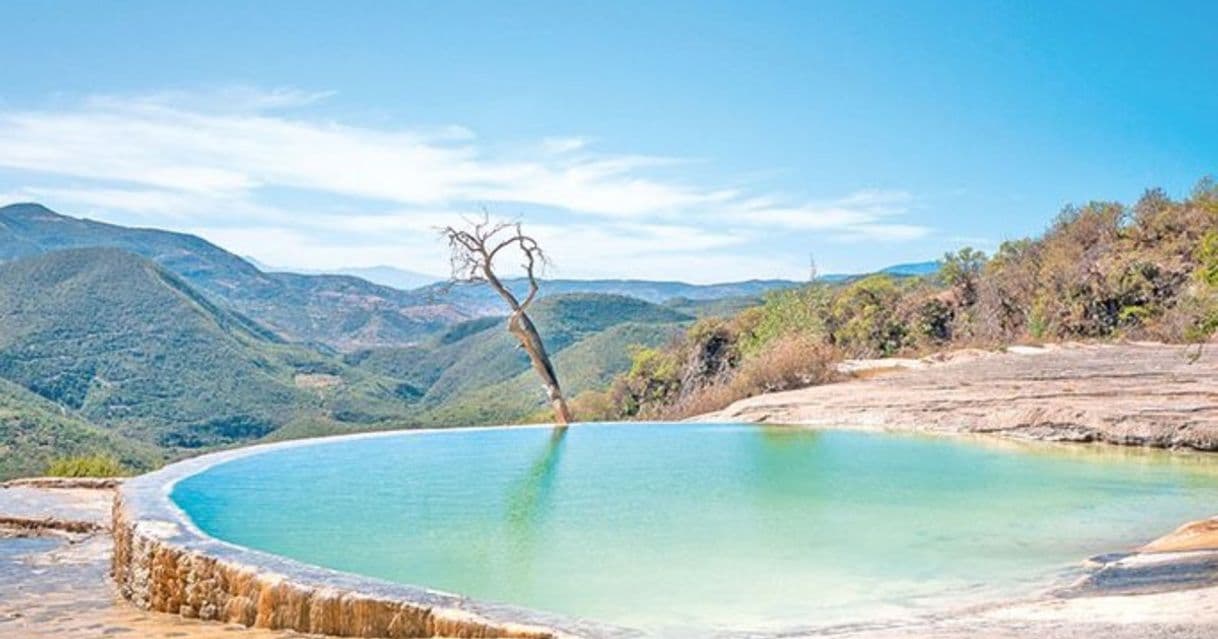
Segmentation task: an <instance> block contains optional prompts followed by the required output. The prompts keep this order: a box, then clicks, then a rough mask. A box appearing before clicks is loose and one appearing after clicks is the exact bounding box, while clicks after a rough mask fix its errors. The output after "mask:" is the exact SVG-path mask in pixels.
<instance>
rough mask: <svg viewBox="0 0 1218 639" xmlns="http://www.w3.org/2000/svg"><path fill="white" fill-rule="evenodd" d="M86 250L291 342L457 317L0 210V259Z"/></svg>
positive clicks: (397, 333) (368, 292)
mask: <svg viewBox="0 0 1218 639" xmlns="http://www.w3.org/2000/svg"><path fill="white" fill-rule="evenodd" d="M87 247H110V248H119V249H123V250H125V251H129V252H131V253H135V254H137V255H141V256H143V257H146V258H148V259H150V260H152V261H154V262H156V263H157V264H160V265H161V266H163V267H164V268H165V269H166V270H168V271H170V272H172V273H174V274H176V275H177V276H179V277H180V278H182V279H183V280H185V281H186V282H187V283H189V284H190V285H191V286H193V287H195V288H197V289H199V290H201V291H203V292H204V293H206V294H208V295H209V296H211V297H213V298H215V300H216V301H218V302H222V303H224V304H225V305H226V306H229V307H231V308H232V309H233V310H236V311H238V312H240V313H242V314H244V315H247V316H249V317H251V318H253V319H255V320H257V321H258V322H259V323H261V324H263V325H265V326H266V327H268V328H270V329H271V330H273V331H275V332H276V333H278V334H279V335H280V336H282V337H283V338H285V339H287V340H291V341H299V342H316V343H321V344H326V345H328V346H331V347H333V348H339V349H353V348H357V347H361V346H372V345H387V344H403V343H409V342H412V341H415V340H417V339H420V338H422V337H423V336H425V335H427V334H429V333H431V332H433V331H435V330H437V329H439V328H441V327H443V326H445V325H447V324H451V323H453V322H455V321H460V320H462V319H465V316H464V315H462V314H460V313H458V312H456V311H454V310H453V309H452V307H451V306H446V305H444V304H440V303H433V302H430V301H429V300H428V299H427V298H426V296H424V295H418V294H411V293H408V292H406V291H401V290H398V289H395V288H390V287H388V286H381V285H377V284H373V283H371V282H368V281H367V280H363V279H360V278H358V277H352V276H349V275H300V274H295V273H265V272H263V271H260V270H259V269H258V268H257V267H255V266H254V265H252V264H250V263H249V262H247V261H246V260H243V259H241V258H240V257H238V256H236V255H233V254H232V253H229V252H228V251H225V250H224V249H222V248H220V247H218V246H216V245H214V244H212V243H210V242H207V241H206V240H203V239H202V238H199V237H196V236H193V235H187V234H183V233H172V232H169V231H162V230H158V229H137V228H128V227H124V226H116V225H113V224H105V223H102V222H95V221H93V220H86V219H78V218H74V217H68V216H66V215H60V214H58V213H56V212H54V211H51V210H50V209H47V208H46V207H44V206H41V205H39V204H14V205H10V206H6V207H3V208H0V260H13V259H18V258H22V257H30V256H34V255H40V254H43V253H46V252H49V251H55V250H60V249H68V248H87Z"/></svg>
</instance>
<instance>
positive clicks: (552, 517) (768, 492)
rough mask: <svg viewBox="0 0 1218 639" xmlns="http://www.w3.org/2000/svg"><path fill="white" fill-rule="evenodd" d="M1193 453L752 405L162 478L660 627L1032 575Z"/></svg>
mask: <svg viewBox="0 0 1218 639" xmlns="http://www.w3.org/2000/svg"><path fill="white" fill-rule="evenodd" d="M1216 495H1218V468H1216V465H1215V464H1214V463H1212V462H1210V460H1209V459H1207V458H1204V457H1201V456H1197V455H1172V454H1167V453H1150V452H1140V451H1130V450H1125V449H1115V448H1111V447H1089V446H1072V447H1060V446H1052V445H1016V444H1008V443H1002V442H995V441H993V440H969V439H950V438H935V437H917V436H904V435H890V434H879V433H863V432H856V431H844V430H843V431H836V430H819V431H814V430H804V429H796V428H789V427H778V426H756V425H705V424H682V425H663V426H649V425H633V424H632V425H585V426H578V427H573V428H571V429H569V430H568V431H567V432H566V434H565V435H564V436H561V437H557V438H556V437H554V436H552V433H551V431H550V430H549V429H542V428H511V429H480V430H451V431H438V432H427V433H417V434H403V435H393V436H387V437H377V438H369V439H355V440H346V441H337V442H330V443H321V444H314V445H306V446H301V447H296V448H288V449H282V450H276V451H271V452H267V453H261V454H257V455H254V456H250V457H246V458H241V459H237V460H234V461H230V462H227V463H223V464H220V465H217V466H215V467H213V468H211V469H209V470H207V471H205V472H203V473H201V474H199V475H195V476H192V477H188V478H186V479H185V480H183V481H182V482H180V483H179V484H178V485H177V487H176V488H175V489H174V491H173V494H172V498H173V499H174V501H176V502H177V503H178V505H179V506H181V507H182V509H183V510H185V511H186V512H187V513H188V514H189V515H190V516H191V517H192V518H193V519H194V521H195V522H196V524H197V525H198V526H199V527H200V528H201V529H202V530H203V531H205V532H207V533H208V534H210V535H213V536H215V537H218V538H220V539H224V540H227V541H231V542H233V543H237V544H240V545H243V546H248V547H251V548H257V549H260V550H265V551H269V552H273V553H276V554H280V555H284V556H288V557H292V558H295V559H298V560H301V561H305V562H308V563H312V564H317V565H321V566H326V567H329V568H335V569H339V570H346V571H351V572H356V573H361V574H365V575H370V576H374V577H380V578H383V579H388V580H392V581H398V582H403V583H410V584H416V585H424V586H428V587H432V588H437V589H441V590H447V591H451V592H459V593H462V594H467V595H470V596H473V597H477V598H482V599H485V600H490V601H500V602H507V603H514V604H520V605H524V606H528V607H532V608H536V609H542V610H550V611H555V612H560V613H566V614H570V615H575V616H581V617H589V618H593V619H597V620H601V621H605V622H609V623H615V624H620V625H625V626H631V627H636V628H640V629H643V630H646V631H648V632H649V633H651V634H655V635H666V636H696V635H701V634H709V633H712V632H716V631H744V630H750V631H774V630H780V629H791V628H805V627H813V626H822V625H829V624H835V623H844V622H854V621H860V620H875V619H880V618H884V617H888V616H895V615H908V614H911V613H913V614H917V613H921V612H928V611H932V610H935V609H938V608H942V607H944V606H956V605H961V604H968V603H971V602H976V601H980V600H984V599H987V598H992V597H1000V596H1001V597H1005V596H1012V595H1019V594H1029V593H1032V592H1035V591H1036V590H1037V589H1039V588H1042V587H1044V586H1045V585H1046V584H1048V583H1050V582H1052V581H1053V580H1054V579H1059V578H1061V577H1062V576H1063V574H1064V573H1067V572H1069V571H1071V570H1077V568H1076V567H1077V566H1078V564H1079V561H1080V560H1081V559H1083V558H1085V557H1088V556H1090V555H1094V554H1098V553H1102V552H1108V551H1117V550H1122V549H1129V548H1132V547H1134V546H1137V545H1139V544H1141V543H1143V542H1145V541H1147V540H1148V539H1150V538H1153V537H1155V536H1157V535H1159V534H1161V533H1164V532H1166V531H1168V530H1170V529H1172V528H1174V527H1175V526H1176V525H1178V524H1179V523H1181V522H1183V521H1185V520H1188V519H1195V518H1198V517H1202V516H1208V515H1212V514H1213V510H1214V497H1215V496H1216Z"/></svg>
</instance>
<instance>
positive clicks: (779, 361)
mask: <svg viewBox="0 0 1218 639" xmlns="http://www.w3.org/2000/svg"><path fill="white" fill-rule="evenodd" d="M840 359H841V357H840V354H839V353H838V352H837V351H836V350H834V349H833V348H832V347H830V346H828V345H826V344H824V343H823V342H821V341H819V340H817V339H815V338H812V337H809V336H806V335H790V336H787V337H782V338H779V339H776V340H774V341H773V342H771V343H770V344H768V345H767V346H766V347H765V348H764V349H763V350H762V351H761V352H759V353H758V354H757V355H755V356H753V357H751V358H749V359H747V360H745V361H744V362H742V363H741V365H740V367H739V368H738V369H737V370H736V371H735V373H734V374H733V375H732V376H731V378H730V379H728V380H726V381H724V382H720V383H717V384H711V385H709V386H704V387H702V388H700V389H698V390H696V391H694V392H693V393H690V394H689V395H687V396H685V397H683V398H682V399H681V400H680V401H678V402H677V403H676V404H674V405H673V406H670V407H667V408H665V409H664V410H663V412H662V414H661V415H658V417H662V418H664V419H685V418H687V417H693V416H694V415H702V414H704V413H710V412H713V411H717V410H720V409H722V408H724V407H726V406H728V405H730V404H731V403H732V402H735V401H738V400H741V399H744V398H746V397H752V396H754V395H760V394H762V393H773V392H777V391H784V390H790V389H792V388H802V387H805V386H812V385H815V384H823V383H825V382H829V381H832V380H834V379H836V378H837V376H838V373H837V370H836V368H835V364H836V363H837V362H838V361H840Z"/></svg>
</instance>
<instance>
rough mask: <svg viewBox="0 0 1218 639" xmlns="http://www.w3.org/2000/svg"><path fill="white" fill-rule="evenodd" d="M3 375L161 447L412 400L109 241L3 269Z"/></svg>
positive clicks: (353, 416)
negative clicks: (230, 308)
mask: <svg viewBox="0 0 1218 639" xmlns="http://www.w3.org/2000/svg"><path fill="white" fill-rule="evenodd" d="M0 377H2V378H4V379H6V380H8V381H10V382H13V383H15V384H18V385H20V386H21V387H23V388H25V389H28V390H29V391H31V392H33V393H35V394H37V395H39V396H41V397H43V398H45V399H47V400H49V401H51V402H54V403H55V404H57V405H58V406H60V407H61V408H62V409H63V410H64V411H65V412H66V413H68V414H71V415H72V416H74V417H77V418H79V419H82V420H87V421H89V422H92V423H94V424H97V425H98V426H104V427H106V428H107V429H109V430H112V431H114V432H117V433H119V434H121V435H124V436H126V437H129V438H131V439H135V440H140V441H144V442H147V443H150V444H154V445H156V446H159V447H163V448H195V447H200V446H209V445H216V444H226V443H230V442H238V441H246V440H249V439H254V438H257V437H261V436H263V435H265V434H267V433H269V432H271V431H272V430H274V429H276V428H278V427H280V426H282V425H284V424H286V423H288V422H290V421H292V420H293V419H297V418H301V417H306V416H307V417H318V416H323V417H326V418H330V419H336V420H339V421H355V422H364V423H366V422H373V421H376V420H378V419H383V418H389V417H395V416H400V415H401V414H402V413H403V412H404V408H405V402H404V401H403V400H402V399H401V398H399V397H395V395H394V389H395V384H394V383H392V382H391V381H390V380H378V379H374V378H373V376H370V375H368V374H367V373H364V372H360V371H354V370H351V369H349V368H347V367H345V366H343V365H342V363H341V362H339V361H338V360H336V359H333V358H330V357H328V356H326V355H324V354H321V353H318V352H315V351H312V350H310V349H307V348H304V347H301V346H297V345H292V344H288V343H285V342H284V341H283V340H282V339H280V338H279V337H278V336H277V335H275V334H274V333H272V332H270V331H268V330H266V329H265V328H262V327H261V326H259V325H257V324H256V323H254V322H252V321H250V320H249V319H247V318H245V317H244V316H242V315H240V314H237V313H234V312H231V311H228V310H225V309H222V308H220V307H218V306H216V305H215V304H213V303H211V302H210V301H209V300H208V299H207V298H205V297H204V296H202V295H200V294H199V293H198V292H196V291H195V290H194V289H192V288H191V287H190V286H189V285H188V284H186V283H185V282H184V281H182V279H180V278H178V277H177V276H175V275H173V274H171V273H169V272H168V271H166V270H165V269H163V268H161V267H160V266H158V265H156V264H155V263H153V262H151V261H149V260H146V259H143V258H141V257H139V256H136V255H134V254H131V253H128V252H126V251H122V250H119V249H112V248H92V249H71V250H64V251H55V252H51V253H47V254H44V255H39V256H36V257H31V258H27V259H22V260H17V261H15V262H9V263H6V264H3V265H0ZM378 382H380V383H379V384H378Z"/></svg>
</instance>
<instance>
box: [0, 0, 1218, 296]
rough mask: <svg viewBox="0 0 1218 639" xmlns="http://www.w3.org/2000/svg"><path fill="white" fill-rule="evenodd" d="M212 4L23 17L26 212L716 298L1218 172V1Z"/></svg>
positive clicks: (66, 8) (17, 16)
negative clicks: (694, 288)
mask: <svg viewBox="0 0 1218 639" xmlns="http://www.w3.org/2000/svg"><path fill="white" fill-rule="evenodd" d="M192 4H195V5H197V6H186V3H164V2H147V3H144V2H115V3H100V2H61V3H46V2H26V1H24V0H6V1H5V2H4V3H0V24H3V25H5V29H4V31H5V37H4V38H3V40H2V41H0V53H2V55H3V59H4V60H5V63H4V64H3V65H2V66H0V204H3V203H9V202H15V201H38V202H41V203H43V204H46V205H48V206H50V207H52V208H54V209H55V210H58V211H59V212H61V213H65V214H69V215H74V216H82V217H90V218H93V219H99V220H104V221H108V222H114V223H120V224H128V225H138V226H153V227H159V228H167V229H173V230H179V231H185V232H190V233H195V234H198V235H200V236H202V237H204V238H206V239H208V240H211V241H213V242H215V243H217V244H219V245H221V246H223V247H224V248H227V249H229V250H231V251H233V252H235V253H238V254H240V255H245V256H250V257H253V258H256V259H257V260H258V261H259V262H261V263H264V264H269V265H273V266H277V267H292V268H300V269H321V270H325V269H339V268H350V267H368V266H374V265H390V266H395V267H398V268H403V269H409V270H412V271H417V272H422V273H428V274H432V275H436V276H443V275H445V271H446V268H447V259H446V248H445V246H444V244H443V243H442V242H441V240H440V239H439V236H438V233H437V232H436V228H437V227H439V226H443V225H448V224H460V223H463V220H466V219H469V218H471V217H477V216H478V215H480V211H482V210H486V211H488V212H489V213H490V215H492V216H494V217H497V218H503V219H515V220H519V221H521V222H522V223H523V224H524V226H525V228H526V229H527V230H529V231H531V232H532V233H533V234H535V235H536V236H538V238H539V239H540V240H541V242H542V244H543V246H544V247H545V248H546V249H548V251H549V253H550V254H551V256H552V258H553V261H554V264H553V266H552V268H551V270H550V271H549V273H548V275H550V276H552V277H569V278H601V277H635V278H647V279H680V280H686V281H691V282H711V281H728V280H739V279H749V278H769V277H785V278H793V279H803V278H806V277H807V273H808V266H809V256H814V257H815V260H816V262H817V266H818V268H819V270H820V271H821V272H822V273H829V272H834V273H837V272H863V271H868V270H872V269H876V268H880V267H883V266H886V265H890V264H894V263H899V262H909V261H922V260H928V259H935V258H937V257H939V256H940V255H942V253H943V252H945V251H949V250H954V249H957V248H959V247H961V246H965V245H970V246H974V247H977V248H980V249H982V250H986V251H992V250H993V249H994V248H996V247H997V245H998V244H999V243H1000V242H1002V241H1003V240H1005V239H1013V238H1018V237H1023V236H1026V235H1030V234H1035V233H1038V232H1040V231H1041V230H1043V229H1044V228H1045V226H1046V225H1047V224H1048V222H1049V221H1050V220H1051V219H1052V218H1053V216H1054V215H1055V214H1056V213H1057V212H1058V211H1059V210H1060V209H1061V208H1062V206H1064V205H1066V204H1069V203H1079V204H1081V203H1085V202H1087V201H1089V200H1120V201H1126V202H1129V201H1133V200H1135V199H1136V198H1137V197H1138V196H1139V195H1140V194H1141V193H1142V192H1143V191H1144V190H1145V189H1146V188H1147V187H1162V188H1164V189H1166V190H1167V191H1168V193H1169V194H1172V195H1174V196H1184V195H1187V193H1188V192H1189V190H1190V189H1191V187H1192V186H1193V185H1194V184H1195V183H1196V181H1197V180H1198V179H1199V178H1201V177H1203V176H1206V175H1213V174H1216V173H1218V81H1215V78H1216V77H1218V39H1215V38H1214V37H1213V25H1214V24H1218V3H1214V2H1208V1H1205V2H1193V3H1189V2H1163V3H1148V2H1120V1H1108V2H1093V3H1074V2H1032V1H1029V2H989V1H984V2H963V1H962V2H920V1H913V0H911V1H902V2H869V1H866V0H863V1H851V2H812V1H809V2H756V1H751V2H744V1H741V2H662V3H657V2H625V1H622V2H577V1H571V0H567V1H564V2H518V3H500V2H489V1H487V2H460V1H447V2H361V3H340V2H331V3H319V2H273V1H265V2H256V3H248V2H243V3H237V2H225V1H213V2H206V3H192ZM508 266H510V265H508Z"/></svg>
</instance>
